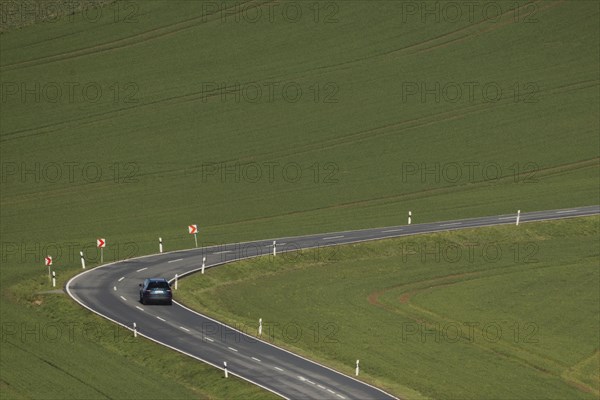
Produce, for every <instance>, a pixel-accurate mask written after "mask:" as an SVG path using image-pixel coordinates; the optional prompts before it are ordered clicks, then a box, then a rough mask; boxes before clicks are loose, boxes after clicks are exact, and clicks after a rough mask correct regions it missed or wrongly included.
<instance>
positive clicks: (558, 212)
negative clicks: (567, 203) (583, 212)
mask: <svg viewBox="0 0 600 400" xmlns="http://www.w3.org/2000/svg"><path fill="white" fill-rule="evenodd" d="M577 211H579V210H563V211H557V212H556V213H557V214H566V213H574V212H577Z"/></svg>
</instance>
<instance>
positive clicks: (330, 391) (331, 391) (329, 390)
mask: <svg viewBox="0 0 600 400" xmlns="http://www.w3.org/2000/svg"><path fill="white" fill-rule="evenodd" d="M327 391H328V392H329V393H331V394H335V392H334V391H333V390H331V389H327Z"/></svg>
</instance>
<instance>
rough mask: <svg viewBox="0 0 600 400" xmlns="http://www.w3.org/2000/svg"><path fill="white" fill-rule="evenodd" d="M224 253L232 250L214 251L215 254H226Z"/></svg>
mask: <svg viewBox="0 0 600 400" xmlns="http://www.w3.org/2000/svg"><path fill="white" fill-rule="evenodd" d="M224 253H231V250H223V251H218V252H216V253H213V254H224Z"/></svg>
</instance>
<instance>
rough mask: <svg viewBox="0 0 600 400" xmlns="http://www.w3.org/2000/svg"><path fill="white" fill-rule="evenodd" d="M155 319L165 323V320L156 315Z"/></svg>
mask: <svg viewBox="0 0 600 400" xmlns="http://www.w3.org/2000/svg"><path fill="white" fill-rule="evenodd" d="M156 318H158V319H160V320H161V321H162V322H166V320H165V319H163V318H161V317H159V316H158V315H157V316H156Z"/></svg>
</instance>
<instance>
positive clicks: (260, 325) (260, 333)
mask: <svg viewBox="0 0 600 400" xmlns="http://www.w3.org/2000/svg"><path fill="white" fill-rule="evenodd" d="M258 336H259V337H260V336H262V318H259V319H258Z"/></svg>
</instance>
